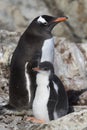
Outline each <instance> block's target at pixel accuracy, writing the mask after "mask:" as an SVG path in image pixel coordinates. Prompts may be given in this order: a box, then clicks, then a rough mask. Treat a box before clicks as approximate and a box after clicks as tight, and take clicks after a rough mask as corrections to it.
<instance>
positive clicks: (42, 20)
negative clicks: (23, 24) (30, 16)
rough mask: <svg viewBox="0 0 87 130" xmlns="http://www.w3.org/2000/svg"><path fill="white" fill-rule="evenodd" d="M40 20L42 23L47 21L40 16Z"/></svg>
mask: <svg viewBox="0 0 87 130" xmlns="http://www.w3.org/2000/svg"><path fill="white" fill-rule="evenodd" d="M37 21H38V22H40V23H47V21H46V20H45V19H44V18H43V17H42V16H40V17H39V18H38V19H37Z"/></svg>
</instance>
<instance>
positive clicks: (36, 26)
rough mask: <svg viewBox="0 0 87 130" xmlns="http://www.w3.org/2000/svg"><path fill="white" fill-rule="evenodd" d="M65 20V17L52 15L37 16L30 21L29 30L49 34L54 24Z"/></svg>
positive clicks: (33, 32)
mask: <svg viewBox="0 0 87 130" xmlns="http://www.w3.org/2000/svg"><path fill="white" fill-rule="evenodd" d="M66 20H67V17H52V16H48V15H42V16H38V17H37V18H35V19H34V20H33V21H32V22H31V24H30V26H29V30H30V32H31V33H32V34H35V35H43V36H46V35H48V34H51V31H52V29H53V27H54V26H55V25H56V24H58V23H60V22H63V21H66Z"/></svg>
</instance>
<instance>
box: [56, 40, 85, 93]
mask: <svg viewBox="0 0 87 130" xmlns="http://www.w3.org/2000/svg"><path fill="white" fill-rule="evenodd" d="M56 41H57V42H56V45H55V46H56V48H55V72H56V74H57V75H58V76H59V77H61V79H62V80H63V82H64V84H65V86H66V85H67V88H71V89H75V90H80V89H82V88H83V89H84V88H86V87H87V85H86V83H87V82H86V73H85V72H86V66H85V57H84V55H83V53H82V52H81V51H80V49H79V48H78V46H77V45H76V44H75V43H71V42H69V41H67V40H66V39H65V38H58V39H56ZM82 86H83V87H82Z"/></svg>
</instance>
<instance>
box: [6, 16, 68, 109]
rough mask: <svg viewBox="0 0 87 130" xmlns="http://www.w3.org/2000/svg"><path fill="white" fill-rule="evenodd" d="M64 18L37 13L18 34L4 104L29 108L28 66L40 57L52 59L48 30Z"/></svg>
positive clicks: (30, 81) (32, 77) (31, 75)
mask: <svg viewBox="0 0 87 130" xmlns="http://www.w3.org/2000/svg"><path fill="white" fill-rule="evenodd" d="M66 19H67V17H52V16H47V15H42V16H39V17H37V18H35V19H34V20H33V21H32V22H31V24H30V25H29V27H28V28H27V29H26V31H25V32H24V33H23V35H22V36H21V37H20V40H19V42H18V45H17V47H16V49H15V51H14V53H13V56H12V60H11V67H10V83H9V103H8V104H7V105H5V106H4V107H5V108H6V107H7V108H8V109H9V108H16V109H17V110H22V109H29V108H31V106H32V101H33V98H34V92H35V88H36V82H35V72H33V71H32V68H33V67H35V66H37V65H39V63H40V62H43V61H49V62H51V63H53V59H54V56H53V55H54V41H53V36H52V34H51V30H52V29H53V27H54V26H55V25H56V24H57V23H59V22H63V21H65V20H66Z"/></svg>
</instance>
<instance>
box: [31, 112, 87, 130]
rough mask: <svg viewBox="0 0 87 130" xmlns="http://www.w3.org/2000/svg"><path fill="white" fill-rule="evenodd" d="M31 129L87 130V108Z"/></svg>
mask: <svg viewBox="0 0 87 130" xmlns="http://www.w3.org/2000/svg"><path fill="white" fill-rule="evenodd" d="M29 130H87V110H82V111H80V112H74V113H71V114H69V115H66V116H64V117H62V118H60V119H57V120H55V121H51V122H49V123H47V124H43V125H40V126H38V127H36V128H35V126H34V125H33V127H31V128H29Z"/></svg>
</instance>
